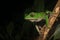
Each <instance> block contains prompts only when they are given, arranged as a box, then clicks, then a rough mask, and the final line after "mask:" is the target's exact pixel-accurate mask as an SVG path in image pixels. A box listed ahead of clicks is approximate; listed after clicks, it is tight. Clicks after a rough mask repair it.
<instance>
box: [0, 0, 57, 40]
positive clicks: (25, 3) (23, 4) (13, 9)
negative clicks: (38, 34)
mask: <svg viewBox="0 0 60 40" xmlns="http://www.w3.org/2000/svg"><path fill="white" fill-rule="evenodd" d="M44 1H45V2H44V3H45V9H48V10H50V11H52V10H53V8H54V6H55V4H56V2H57V0H44ZM0 2H1V5H0V31H1V33H3V31H5V33H6V26H7V25H8V24H9V23H10V22H13V23H14V32H13V35H15V33H17V32H19V30H21V29H22V28H23V27H22V26H23V22H24V11H25V10H26V8H32V6H33V2H34V0H14V1H12V0H9V1H7V0H5V1H0ZM32 30H33V29H32ZM22 39H23V38H22Z"/></svg>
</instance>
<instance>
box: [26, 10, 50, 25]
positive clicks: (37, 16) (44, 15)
mask: <svg viewBox="0 0 60 40" xmlns="http://www.w3.org/2000/svg"><path fill="white" fill-rule="evenodd" d="M48 13H51V12H50V11H46V12H30V13H29V14H28V15H27V14H25V19H26V20H29V21H31V22H39V21H41V20H42V19H44V20H45V21H46V26H48V22H49V20H48Z"/></svg>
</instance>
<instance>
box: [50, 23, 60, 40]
mask: <svg viewBox="0 0 60 40" xmlns="http://www.w3.org/2000/svg"><path fill="white" fill-rule="evenodd" d="M53 36H54V38H53V40H58V39H60V24H59V25H58V26H57V27H56V30H55V32H54V34H53V35H52V36H51V37H50V39H51V38H52V37H53ZM50 39H49V40H50Z"/></svg>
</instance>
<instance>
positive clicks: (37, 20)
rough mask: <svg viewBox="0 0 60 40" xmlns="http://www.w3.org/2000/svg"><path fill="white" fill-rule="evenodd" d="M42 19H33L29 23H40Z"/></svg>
mask: <svg viewBox="0 0 60 40" xmlns="http://www.w3.org/2000/svg"><path fill="white" fill-rule="evenodd" d="M41 20H42V19H36V20H35V19H31V20H29V21H31V22H39V21H41Z"/></svg>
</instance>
